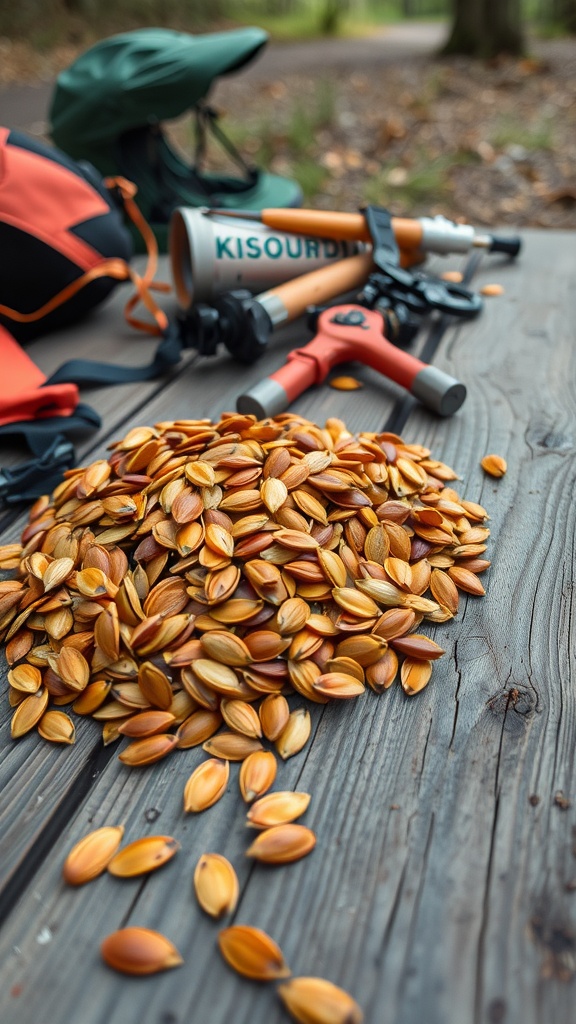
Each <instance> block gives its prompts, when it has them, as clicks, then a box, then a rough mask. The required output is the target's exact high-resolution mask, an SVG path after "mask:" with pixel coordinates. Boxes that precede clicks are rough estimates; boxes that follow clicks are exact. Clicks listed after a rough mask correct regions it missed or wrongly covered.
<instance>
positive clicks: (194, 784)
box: [184, 757, 230, 814]
mask: <svg viewBox="0 0 576 1024" xmlns="http://www.w3.org/2000/svg"><path fill="white" fill-rule="evenodd" d="M229 775H230V765H229V763H228V761H223V760H220V758H216V757H211V758H209V760H207V761H203V762H202V763H201V764H199V765H198V767H197V768H195V769H194V771H193V772H192V775H191V776H190V778H189V779H188V781H187V783H186V785H185V787H184V810H185V811H186V812H187V813H196V814H197V813H199V812H200V811H205V810H206V809H207V808H208V807H212V805H213V804H215V803H216V801H217V800H219V799H220V797H221V796H223V794H224V793H225V792H226V786H227V785H228V778H229Z"/></svg>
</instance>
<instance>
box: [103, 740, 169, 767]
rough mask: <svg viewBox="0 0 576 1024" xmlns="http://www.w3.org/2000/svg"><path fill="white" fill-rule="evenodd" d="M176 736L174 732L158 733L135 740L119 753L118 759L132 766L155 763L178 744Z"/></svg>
mask: <svg viewBox="0 0 576 1024" xmlns="http://www.w3.org/2000/svg"><path fill="white" fill-rule="evenodd" d="M177 742H178V741H177V738H176V736H174V735H172V733H158V734H157V735H155V736H147V737H145V738H144V739H142V740H134V742H133V743H130V745H129V746H128V747H126V748H125V750H123V751H122V752H121V753H120V754H118V760H119V761H122V763H123V764H127V765H131V766H132V767H143V766H145V765H148V764H154V762H155V761H160V760H161V758H163V757H166V756H167V754H170V753H171V751H172V750H174V747H175V746H176V744H177Z"/></svg>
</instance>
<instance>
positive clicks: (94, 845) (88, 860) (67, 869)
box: [62, 825, 124, 885]
mask: <svg viewBox="0 0 576 1024" xmlns="http://www.w3.org/2000/svg"><path fill="white" fill-rule="evenodd" d="M123 835H124V826H123V825H105V826H104V827H103V828H98V829H96V830H95V831H94V832H89V833H88V835H86V836H84V838H83V839H80V841H79V842H77V843H76V845H75V846H73V847H72V849H71V850H70V853H69V854H68V856H67V857H66V860H65V861H64V866H63V868H62V875H63V878H64V881H65V882H67V883H68V885H84V884H85V883H86V882H91V881H92V879H93V878H97V877H98V875H101V874H102V872H103V871H105V870H106V868H107V867H108V864H109V862H110V861H111V860H112V857H113V856H114V854H115V853H116V851H117V849H118V847H119V846H120V843H121V842H122V836H123Z"/></svg>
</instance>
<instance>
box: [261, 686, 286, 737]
mask: <svg viewBox="0 0 576 1024" xmlns="http://www.w3.org/2000/svg"><path fill="white" fill-rule="evenodd" d="M258 715H259V718H260V723H261V725H262V732H263V733H264V736H265V737H266V739H267V740H270V741H271V742H272V743H273V742H274V740H277V739H278V737H279V736H280V733H281V732H282V730H283V729H284V728H285V726H286V724H287V722H288V719H289V717H290V706H289V704H288V701H287V700H286V697H284V695H283V694H281V693H270V694H268V696H267V697H265V698H264V700H263V701H262V703H261V705H260V707H259V708H258Z"/></svg>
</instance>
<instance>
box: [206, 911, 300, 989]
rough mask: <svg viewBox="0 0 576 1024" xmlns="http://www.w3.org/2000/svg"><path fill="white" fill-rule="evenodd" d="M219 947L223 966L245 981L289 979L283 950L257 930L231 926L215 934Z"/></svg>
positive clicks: (264, 933) (236, 925)
mask: <svg viewBox="0 0 576 1024" xmlns="http://www.w3.org/2000/svg"><path fill="white" fill-rule="evenodd" d="M218 945H219V947H220V952H221V953H222V956H223V957H224V959H225V961H226V963H227V964H228V965H229V966H230V967H232V968H233V969H234V970H235V971H237V972H238V974H242V975H243V976H244V977H245V978H252V979H254V980H256V981H272V980H273V979H274V978H287V977H289V975H290V970H289V968H288V967H287V965H286V962H285V960H284V956H283V954H282V950H281V949H280V947H279V946H278V945H277V944H276V943H275V942H274V940H273V939H271V938H270V936H269V935H267V934H266V932H264V931H262V930H261V929H260V928H253V927H252V926H251V925H244V924H235V925H231V926H230V928H224V929H223V930H222V931H221V932H220V933H219V934H218Z"/></svg>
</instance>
